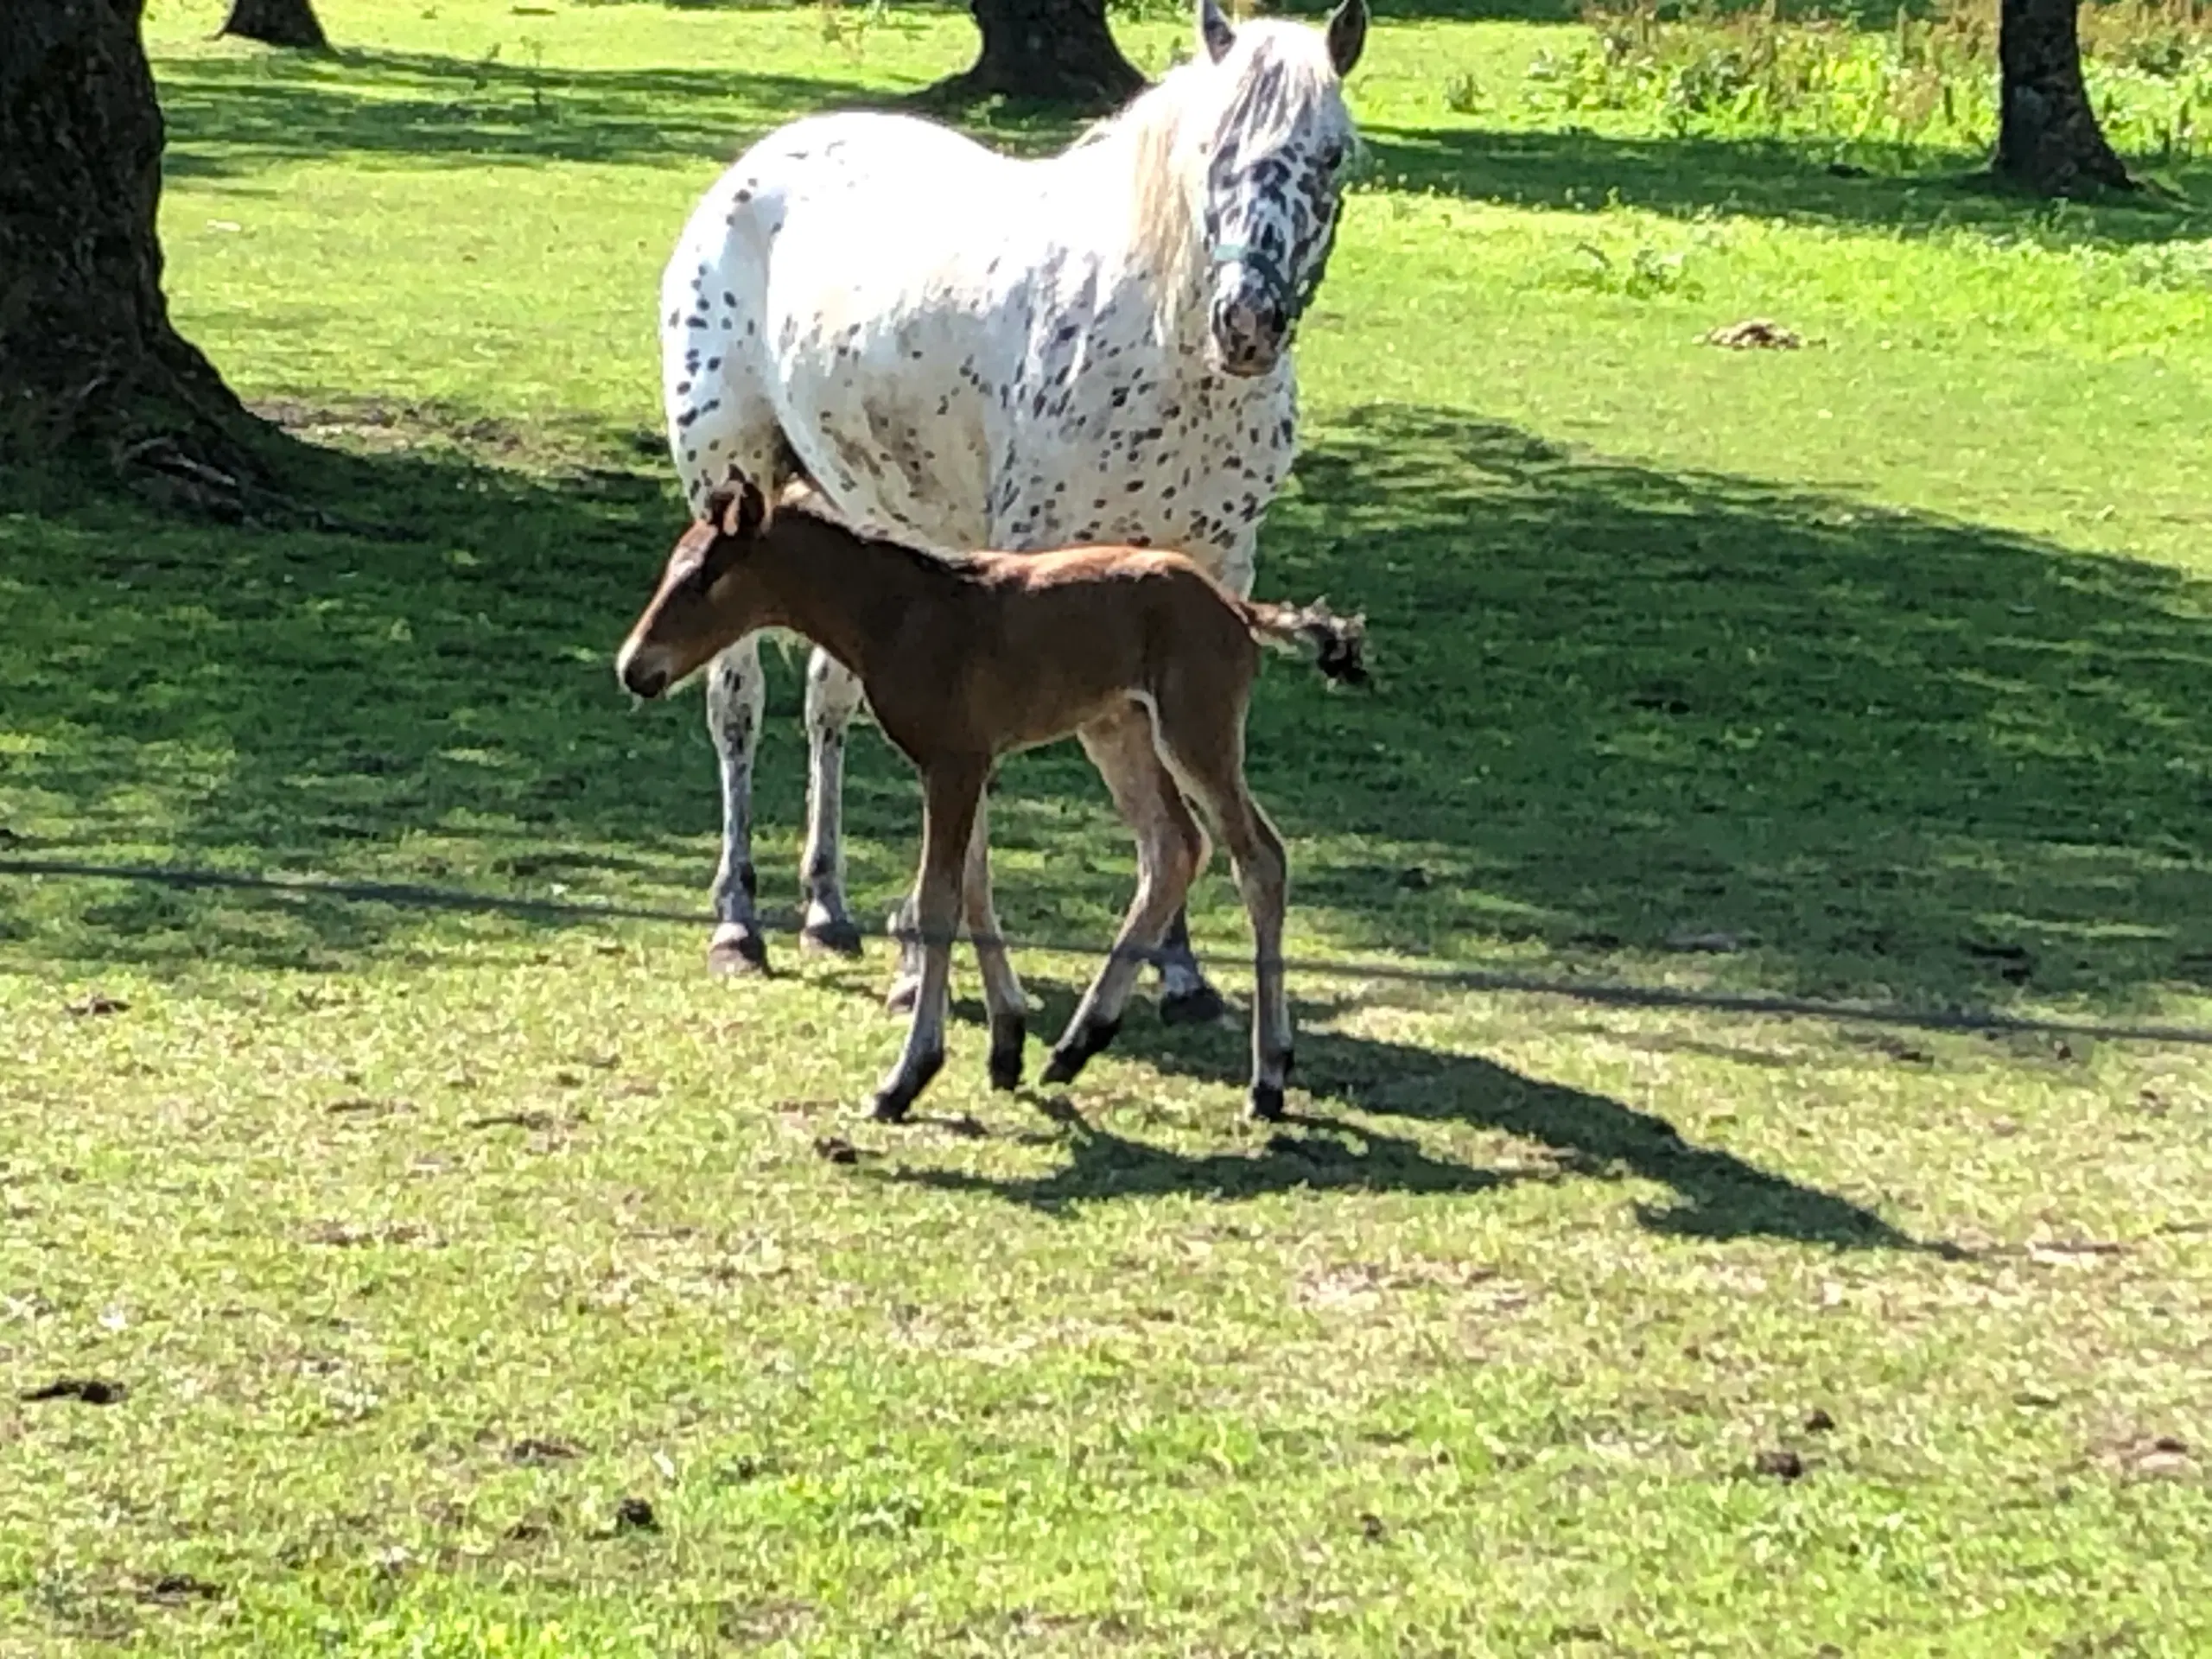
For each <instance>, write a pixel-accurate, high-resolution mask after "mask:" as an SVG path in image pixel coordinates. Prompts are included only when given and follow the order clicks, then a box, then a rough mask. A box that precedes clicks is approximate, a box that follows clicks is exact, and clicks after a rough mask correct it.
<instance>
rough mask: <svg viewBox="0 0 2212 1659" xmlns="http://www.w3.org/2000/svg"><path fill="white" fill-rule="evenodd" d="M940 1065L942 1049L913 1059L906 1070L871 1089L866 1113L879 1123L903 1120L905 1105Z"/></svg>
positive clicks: (909, 1104)
mask: <svg viewBox="0 0 2212 1659" xmlns="http://www.w3.org/2000/svg"><path fill="white" fill-rule="evenodd" d="M943 1066H944V1054H943V1053H942V1052H939V1053H936V1054H931V1055H927V1056H925V1057H924V1058H921V1059H920V1060H918V1061H916V1062H915V1063H914V1065H913V1067H912V1069H911V1070H910V1071H903V1072H899V1073H898V1074H896V1075H894V1076H893V1077H892V1078H891V1079H890V1081H888V1082H887V1083H886V1084H884V1085H883V1087H882V1088H880V1089H879V1090H876V1091H875V1098H874V1100H873V1101H871V1102H870V1103H868V1116H871V1117H873V1118H874V1119H875V1120H876V1121H877V1122H880V1123H903V1122H906V1109H907V1108H908V1107H910V1106H912V1104H913V1103H914V1102H915V1101H916V1100H917V1099H918V1098H919V1097H920V1096H921V1092H922V1090H925V1089H926V1088H928V1087H929V1086H930V1079H931V1077H935V1076H937V1074H938V1071H939V1070H940V1069H941V1068H942V1067H943Z"/></svg>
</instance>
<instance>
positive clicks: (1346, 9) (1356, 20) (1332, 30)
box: [1329, 0, 1367, 80]
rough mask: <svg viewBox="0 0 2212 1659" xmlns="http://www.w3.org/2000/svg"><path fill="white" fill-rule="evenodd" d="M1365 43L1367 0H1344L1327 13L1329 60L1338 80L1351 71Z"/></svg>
mask: <svg viewBox="0 0 2212 1659" xmlns="http://www.w3.org/2000/svg"><path fill="white" fill-rule="evenodd" d="M1366 45H1367V0H1344V3H1342V4H1341V5H1339V6H1338V8H1337V9H1336V10H1334V11H1332V12H1331V13H1330V14H1329V62H1330V63H1331V64H1332V66H1333V67H1335V69H1336V72H1337V79H1338V80H1342V79H1344V77H1345V76H1346V75H1348V74H1350V73H1351V68H1352V65H1354V64H1356V63H1357V62H1358V61H1359V54H1360V52H1361V50H1362V49H1363V48H1364V47H1365V46H1366Z"/></svg>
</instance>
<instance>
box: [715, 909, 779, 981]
mask: <svg viewBox="0 0 2212 1659" xmlns="http://www.w3.org/2000/svg"><path fill="white" fill-rule="evenodd" d="M707 971H708V972H709V973H710V974H717V975H723V974H728V975H740V976H742V975H747V974H765V973H766V972H767V971H768V942H767V941H766V939H764V938H761V937H760V935H759V934H758V933H756V932H754V931H753V930H752V929H751V928H749V927H741V926H740V925H737V924H736V923H734V922H725V923H724V924H723V925H721V926H720V927H718V928H716V929H715V937H714V942H713V943H712V944H709V945H708V946H707Z"/></svg>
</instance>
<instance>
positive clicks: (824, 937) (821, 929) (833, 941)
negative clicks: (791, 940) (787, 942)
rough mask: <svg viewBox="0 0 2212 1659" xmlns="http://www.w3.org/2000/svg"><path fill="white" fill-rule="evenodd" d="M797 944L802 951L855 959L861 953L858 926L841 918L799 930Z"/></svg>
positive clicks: (814, 923) (815, 923) (812, 924)
mask: <svg viewBox="0 0 2212 1659" xmlns="http://www.w3.org/2000/svg"><path fill="white" fill-rule="evenodd" d="M798 944H799V949H800V950H813V951H820V952H823V953H825V954H827V955H829V956H833V957H857V956H858V955H860V953H861V930H860V927H859V925H858V924H856V923H855V922H853V921H851V920H849V919H848V918H842V917H841V918H838V919H837V920H836V921H834V922H810V923H808V924H807V925H806V926H805V927H804V929H803V930H801V931H800V933H799V936H798Z"/></svg>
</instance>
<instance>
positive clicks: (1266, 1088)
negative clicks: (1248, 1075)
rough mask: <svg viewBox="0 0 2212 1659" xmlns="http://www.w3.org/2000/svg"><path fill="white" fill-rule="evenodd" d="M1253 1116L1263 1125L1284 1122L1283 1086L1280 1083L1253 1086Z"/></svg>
mask: <svg viewBox="0 0 2212 1659" xmlns="http://www.w3.org/2000/svg"><path fill="white" fill-rule="evenodd" d="M1251 1110H1252V1116H1254V1117H1255V1118H1257V1119H1259V1121H1260V1122H1262V1123H1280V1122H1282V1085H1281V1084H1279V1083H1255V1084H1253V1085H1252V1106H1251Z"/></svg>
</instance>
